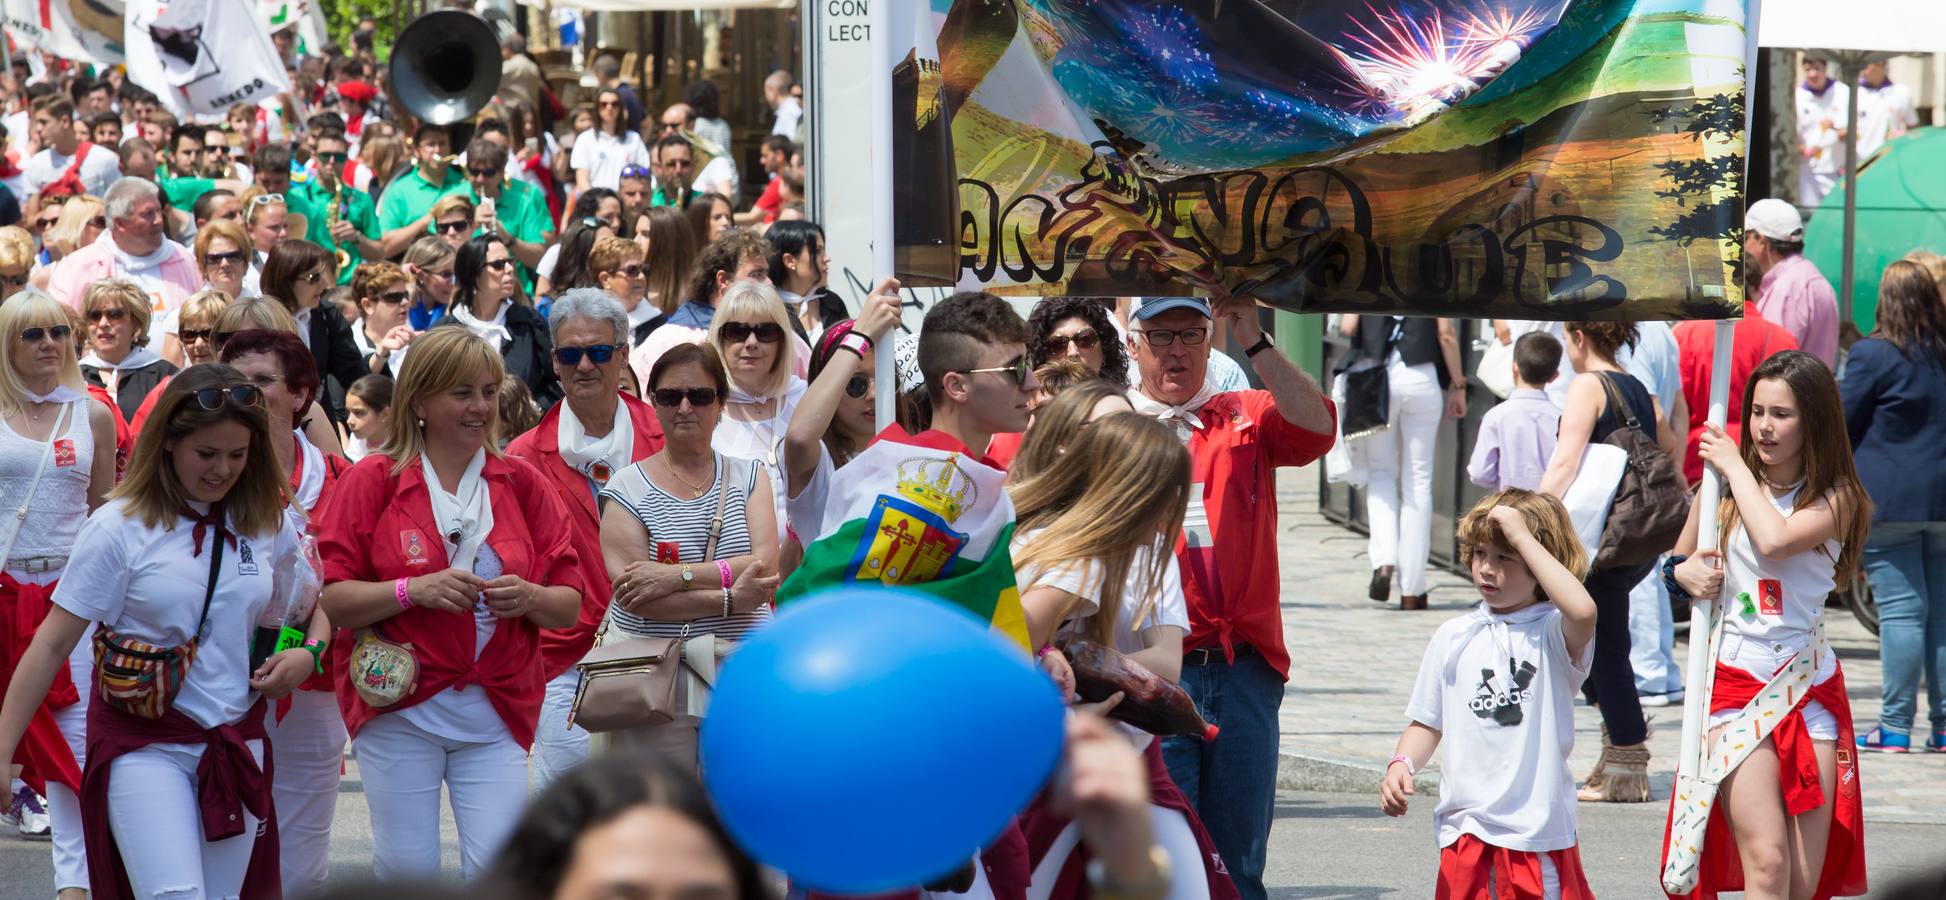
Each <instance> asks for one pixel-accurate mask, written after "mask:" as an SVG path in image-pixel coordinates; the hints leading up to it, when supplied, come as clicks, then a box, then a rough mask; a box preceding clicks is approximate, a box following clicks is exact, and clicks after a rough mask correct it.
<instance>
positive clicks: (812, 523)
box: [780, 441, 835, 545]
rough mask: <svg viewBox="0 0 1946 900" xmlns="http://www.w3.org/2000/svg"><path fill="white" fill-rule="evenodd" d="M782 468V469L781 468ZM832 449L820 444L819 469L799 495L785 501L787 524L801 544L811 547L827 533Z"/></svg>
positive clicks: (812, 474)
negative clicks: (826, 515)
mask: <svg viewBox="0 0 1946 900" xmlns="http://www.w3.org/2000/svg"><path fill="white" fill-rule="evenodd" d="M780 468H781V467H780ZM833 471H835V470H834V468H833V467H832V465H831V449H830V448H829V447H826V446H825V445H824V442H823V441H819V442H818V468H817V471H815V472H812V473H811V480H810V481H809V482H806V483H805V485H804V489H803V490H801V491H798V492H797V496H795V497H791V498H788V499H786V500H785V501H784V516H785V522H786V524H788V525H789V526H790V530H791V531H792V532H794V533H796V534H797V541H798V543H799V544H802V545H808V544H810V543H811V542H812V541H814V540H817V538H818V535H820V534H823V533H824V502H825V500H826V499H827V498H828V497H830V496H831V473H832V472H833Z"/></svg>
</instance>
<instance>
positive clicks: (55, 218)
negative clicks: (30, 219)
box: [34, 212, 61, 230]
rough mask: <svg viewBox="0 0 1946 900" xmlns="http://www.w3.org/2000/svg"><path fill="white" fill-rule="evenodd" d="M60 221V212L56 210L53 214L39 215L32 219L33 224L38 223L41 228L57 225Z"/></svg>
mask: <svg viewBox="0 0 1946 900" xmlns="http://www.w3.org/2000/svg"><path fill="white" fill-rule="evenodd" d="M60 223H61V214H60V213H58V212H57V213H55V214H54V215H51V216H41V217H40V218H37V219H35V220H34V224H36V225H39V226H40V227H41V228H42V229H43V230H45V229H48V228H53V227H54V226H56V225H59V224H60Z"/></svg>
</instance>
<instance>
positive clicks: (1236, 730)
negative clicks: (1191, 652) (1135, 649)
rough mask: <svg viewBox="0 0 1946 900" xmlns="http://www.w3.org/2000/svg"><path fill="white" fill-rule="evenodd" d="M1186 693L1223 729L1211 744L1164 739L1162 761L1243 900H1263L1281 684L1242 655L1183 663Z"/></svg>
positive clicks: (1260, 663)
mask: <svg viewBox="0 0 1946 900" xmlns="http://www.w3.org/2000/svg"><path fill="white" fill-rule="evenodd" d="M1182 687H1183V690H1185V691H1188V692H1189V696H1190V698H1191V699H1193V700H1195V701H1196V710H1197V711H1198V712H1200V713H1202V714H1203V718H1204V719H1205V720H1207V721H1208V722H1209V723H1210V724H1212V725H1215V726H1217V727H1218V728H1220V729H1222V731H1221V733H1220V734H1218V735H1217V738H1216V740H1214V741H1210V742H1204V741H1202V740H1200V739H1198V738H1191V737H1171V738H1164V739H1163V741H1162V759H1163V762H1164V763H1165V764H1166V765H1168V767H1169V777H1170V778H1171V779H1174V780H1175V782H1176V786H1177V787H1179V788H1181V789H1182V792H1183V796H1184V797H1185V798H1187V799H1188V800H1189V805H1190V806H1191V807H1192V808H1194V809H1195V810H1196V815H1197V816H1198V817H1199V818H1201V819H1202V820H1203V827H1204V828H1207V829H1208V830H1209V834H1210V839H1211V840H1213V841H1215V842H1216V851H1217V852H1218V853H1219V854H1221V855H1222V856H1223V862H1224V864H1225V865H1226V866H1228V867H1229V870H1230V880H1231V881H1232V882H1234V883H1235V884H1236V887H1237V892H1238V893H1240V894H1242V895H1243V900H1264V897H1265V893H1264V857H1265V853H1266V851H1267V849H1268V848H1269V845H1270V820H1271V813H1272V811H1273V810H1274V809H1275V808H1276V803H1277V738H1278V728H1277V708H1278V707H1279V706H1282V705H1283V703H1284V679H1283V678H1282V677H1280V676H1279V675H1278V674H1277V670H1275V669H1272V668H1271V667H1270V664H1269V663H1267V662H1264V658H1263V657H1262V656H1259V655H1257V654H1256V653H1255V652H1239V653H1238V654H1237V659H1236V662H1235V663H1225V662H1223V661H1222V657H1221V656H1218V657H1217V660H1216V661H1215V662H1212V663H1209V664H1207V665H1201V666H1192V665H1184V666H1183V667H1182Z"/></svg>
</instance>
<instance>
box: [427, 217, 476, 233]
mask: <svg viewBox="0 0 1946 900" xmlns="http://www.w3.org/2000/svg"><path fill="white" fill-rule="evenodd" d="M433 227H435V228H437V229H439V233H440V234H459V233H461V232H464V231H467V230H470V229H471V228H472V227H473V223H472V222H468V221H465V220H461V221H458V222H440V223H439V224H437V225H435V226H433Z"/></svg>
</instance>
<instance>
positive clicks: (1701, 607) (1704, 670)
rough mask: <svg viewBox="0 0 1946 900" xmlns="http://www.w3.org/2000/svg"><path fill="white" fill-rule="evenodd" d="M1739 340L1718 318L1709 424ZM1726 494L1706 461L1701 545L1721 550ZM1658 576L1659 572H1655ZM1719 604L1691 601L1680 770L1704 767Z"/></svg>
mask: <svg viewBox="0 0 1946 900" xmlns="http://www.w3.org/2000/svg"><path fill="white" fill-rule="evenodd" d="M1735 341H1736V322H1735V321H1733V320H1724V321H1720V322H1717V323H1716V344H1715V346H1714V347H1713V348H1712V350H1711V354H1710V360H1711V361H1710V396H1709V413H1708V421H1709V424H1711V425H1713V426H1715V427H1717V428H1721V427H1723V423H1724V420H1725V419H1726V418H1727V417H1728V415H1729V402H1730V357H1731V348H1732V345H1733V344H1734V343H1735ZM1722 499H1723V478H1722V476H1720V475H1718V474H1717V473H1716V469H1715V468H1713V467H1711V466H1709V465H1708V464H1704V466H1703V489H1702V491H1701V495H1700V496H1699V497H1697V499H1696V502H1697V503H1700V504H1702V505H1703V509H1702V514H1701V515H1700V516H1698V517H1697V523H1696V551H1697V552H1699V553H1700V552H1702V551H1704V550H1715V549H1717V546H1716V543H1717V542H1716V533H1717V532H1716V530H1717V527H1718V524H1717V520H1716V508H1717V504H1718V503H1719V501H1721V500H1722ZM1651 577H1657V576H1651ZM1712 607H1713V604H1712V603H1711V601H1710V600H1709V598H1706V597H1697V598H1695V599H1694V600H1692V601H1691V603H1690V607H1689V669H1688V671H1687V672H1686V673H1685V676H1684V680H1685V681H1686V682H1687V684H1686V686H1685V687H1684V689H1683V708H1682V745H1681V749H1679V750H1678V751H1677V752H1676V769H1677V771H1678V772H1687V773H1695V772H1698V771H1701V763H1702V759H1703V723H1704V722H1705V721H1707V718H1706V717H1707V716H1708V715H1709V706H1710V698H1709V697H1707V696H1705V693H1706V692H1707V691H1708V689H1709V687H1708V686H1709V670H1710V667H1711V666H1712V665H1713V664H1714V661H1713V660H1711V659H1710V656H1709V643H1710V630H1711V629H1710V615H1711V610H1712Z"/></svg>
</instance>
